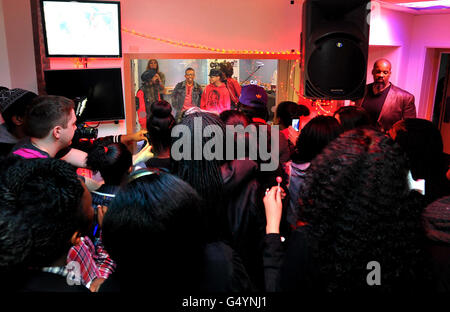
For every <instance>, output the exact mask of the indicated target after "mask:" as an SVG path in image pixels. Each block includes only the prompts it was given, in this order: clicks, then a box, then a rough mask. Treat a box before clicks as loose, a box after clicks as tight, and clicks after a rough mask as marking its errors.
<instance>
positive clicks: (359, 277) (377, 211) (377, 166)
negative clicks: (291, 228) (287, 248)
mask: <svg viewBox="0 0 450 312" xmlns="http://www.w3.org/2000/svg"><path fill="white" fill-rule="evenodd" d="M407 173H408V169H407V161H406V158H405V155H404V154H403V151H402V150H401V148H400V147H399V146H398V145H397V144H396V143H394V142H393V141H392V140H391V139H390V138H389V137H387V136H385V135H384V134H382V133H379V132H376V131H373V130H369V129H356V130H352V131H348V132H345V133H343V134H342V135H341V136H340V137H338V138H337V139H336V140H334V141H333V142H331V143H330V144H329V145H328V146H327V147H326V148H325V149H324V150H323V152H322V153H321V154H319V155H318V156H317V157H316V158H315V159H314V160H313V161H312V162H311V166H310V169H309V170H308V171H307V174H306V177H305V183H304V187H303V188H302V190H301V191H300V211H299V215H300V217H301V219H302V221H304V222H306V223H307V224H309V226H308V228H309V234H310V235H311V237H312V238H313V240H314V241H316V242H317V245H316V247H315V248H313V255H314V257H315V263H316V265H317V267H318V268H319V270H320V274H321V276H323V277H324V279H323V281H324V282H325V284H326V285H323V286H324V287H325V288H326V289H327V290H328V291H334V290H359V289H367V287H368V286H367V283H366V276H367V274H368V271H367V269H366V265H367V263H369V262H370V261H373V260H375V261H378V262H379V263H380V265H381V268H382V288H381V289H383V290H392V289H399V288H400V287H404V286H407V287H408V286H411V287H412V285H414V283H412V282H414V281H416V279H419V275H420V273H419V272H421V271H420V270H421V269H422V272H423V268H424V262H423V259H424V258H423V257H422V249H421V244H422V242H423V238H424V233H423V230H422V227H421V222H420V215H421V211H422V210H423V201H422V199H421V198H419V197H418V196H420V195H418V193H416V192H411V191H410V190H409V187H408V183H407Z"/></svg>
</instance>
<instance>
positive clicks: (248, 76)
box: [241, 65, 262, 84]
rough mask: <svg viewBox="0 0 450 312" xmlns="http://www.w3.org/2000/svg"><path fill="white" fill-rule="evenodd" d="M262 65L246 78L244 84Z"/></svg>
mask: <svg viewBox="0 0 450 312" xmlns="http://www.w3.org/2000/svg"><path fill="white" fill-rule="evenodd" d="M261 67H262V65H258V68H256V69H255V70H254V71H253V73H251V74H250V76H248V77H247V79H245V80H244V81H243V82H242V83H241V84H244V83H246V82H247V80H249V79H250V77H251V76H253V74H254V73H256V72H257V71H258V70H259V69H260V68H261Z"/></svg>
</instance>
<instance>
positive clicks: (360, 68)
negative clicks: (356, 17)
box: [307, 37, 366, 98]
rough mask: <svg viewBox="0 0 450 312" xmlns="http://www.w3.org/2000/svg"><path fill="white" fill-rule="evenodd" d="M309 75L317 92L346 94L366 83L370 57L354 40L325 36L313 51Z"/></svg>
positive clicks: (334, 94)
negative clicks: (367, 61) (366, 55)
mask: <svg viewBox="0 0 450 312" xmlns="http://www.w3.org/2000/svg"><path fill="white" fill-rule="evenodd" d="M307 75H308V76H307V80H309V86H308V89H310V88H311V89H314V92H313V93H314V94H321V95H322V96H327V97H331V98H336V97H338V98H344V97H345V96H347V95H350V94H351V93H353V92H354V91H355V90H357V89H358V88H359V87H360V86H361V85H364V84H365V81H366V79H365V75H366V60H365V57H364V54H363V52H362V50H361V47H360V46H359V45H358V44H357V42H355V41H354V40H350V39H348V38H343V37H341V38H340V37H334V38H324V39H323V40H320V42H318V45H317V46H316V48H315V49H314V50H313V51H312V53H311V56H310V58H309V62H308V67H307ZM311 91H312V90H311ZM311 95H313V94H311Z"/></svg>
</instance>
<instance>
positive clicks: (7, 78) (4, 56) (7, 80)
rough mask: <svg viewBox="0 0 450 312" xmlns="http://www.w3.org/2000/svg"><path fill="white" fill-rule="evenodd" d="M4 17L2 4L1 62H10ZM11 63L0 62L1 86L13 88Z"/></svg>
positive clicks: (0, 5)
mask: <svg viewBox="0 0 450 312" xmlns="http://www.w3.org/2000/svg"><path fill="white" fill-rule="evenodd" d="M2 17H3V5H2V3H1V2H0V60H8V49H7V47H6V32H5V21H4V19H3V18H2ZM9 72H10V70H9V62H7V61H3V62H2V61H0V85H2V86H4V87H7V88H11V75H10V73H9Z"/></svg>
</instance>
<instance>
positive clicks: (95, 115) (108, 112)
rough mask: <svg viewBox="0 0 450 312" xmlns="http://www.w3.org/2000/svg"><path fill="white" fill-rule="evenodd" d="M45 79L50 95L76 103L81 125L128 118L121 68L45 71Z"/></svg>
mask: <svg viewBox="0 0 450 312" xmlns="http://www.w3.org/2000/svg"><path fill="white" fill-rule="evenodd" d="M44 78H45V86H46V87H45V89H46V91H47V94H49V95H62V96H65V97H67V98H69V99H71V100H74V101H75V104H76V107H75V111H76V112H77V119H78V121H79V122H80V121H81V122H85V121H111V120H121V119H125V112H124V103H123V92H122V73H121V69H120V68H99V69H67V70H46V71H44Z"/></svg>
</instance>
